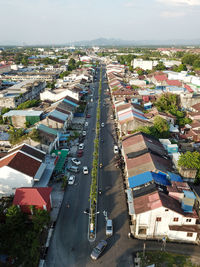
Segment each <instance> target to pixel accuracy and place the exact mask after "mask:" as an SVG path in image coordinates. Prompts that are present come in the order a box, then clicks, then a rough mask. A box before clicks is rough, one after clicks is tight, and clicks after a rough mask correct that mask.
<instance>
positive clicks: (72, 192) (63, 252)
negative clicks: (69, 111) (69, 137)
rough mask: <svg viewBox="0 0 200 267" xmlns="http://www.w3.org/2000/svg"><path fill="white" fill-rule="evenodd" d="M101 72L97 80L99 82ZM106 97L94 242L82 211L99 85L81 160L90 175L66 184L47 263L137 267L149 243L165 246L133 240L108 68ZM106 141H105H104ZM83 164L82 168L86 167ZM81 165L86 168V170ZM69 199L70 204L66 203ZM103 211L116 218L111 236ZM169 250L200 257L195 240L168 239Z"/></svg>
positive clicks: (158, 245)
mask: <svg viewBox="0 0 200 267" xmlns="http://www.w3.org/2000/svg"><path fill="white" fill-rule="evenodd" d="M99 73H100V71H98V79H97V81H99ZM102 77H103V78H102V95H101V100H102V101H101V119H100V123H102V122H104V123H105V126H104V127H101V129H100V151H99V155H100V158H99V162H101V163H102V164H103V167H102V168H101V169H99V181H98V184H99V188H100V189H101V191H102V193H101V195H98V208H97V210H98V211H99V212H100V213H99V214H98V215H97V217H98V220H97V236H96V241H95V242H94V243H89V241H88V215H86V214H84V213H83V211H84V210H85V209H86V208H89V201H88V199H89V191H90V183H91V176H90V173H91V167H92V154H93V148H94V143H93V141H94V138H95V134H94V131H93V130H92V129H93V128H95V124H96V108H97V101H96V100H95V99H96V97H97V93H98V83H97V84H96V88H95V91H94V97H93V99H94V102H93V103H90V104H89V105H90V108H89V111H88V112H89V113H90V114H91V118H90V119H89V120H88V121H89V126H88V129H87V137H86V139H85V142H84V144H85V148H84V154H83V157H82V158H80V160H81V162H82V164H81V167H82V166H83V165H87V166H88V167H89V175H83V174H82V171H81V172H80V173H79V174H78V175H76V184H75V185H73V186H70V187H67V189H66V192H65V195H64V200H63V204H62V206H61V209H60V214H59V217H58V220H57V223H56V228H55V231H54V234H53V237H52V240H51V244H50V247H49V250H48V255H47V258H46V266H48V267H53V266H54V267H65V266H70V267H71V266H76V267H79V266H80V267H83V266H94V265H95V266H110V267H111V266H113V267H114V266H118V267H126V266H127V267H128V266H133V257H132V256H133V253H134V252H136V251H138V250H142V249H143V246H144V242H145V244H146V249H147V250H148V249H152V250H153V249H155V250H156V249H160V248H161V247H162V244H161V243H160V242H158V241H143V240H137V239H132V238H130V239H129V238H128V233H129V231H130V228H129V215H128V213H127V203H126V196H125V192H124V190H125V188H124V183H123V179H122V176H121V172H120V169H117V168H116V167H115V160H114V152H113V146H114V144H116V142H117V140H116V135H115V132H114V120H111V119H110V115H111V114H112V113H111V111H112V107H111V102H110V97H109V95H107V94H106V90H107V86H108V85H107V84H106V83H105V82H104V81H105V78H104V77H105V68H103V71H102ZM101 140H103V142H102V141H101ZM81 167H80V168H81ZM81 169H82V168H81ZM68 203H69V205H70V207H69V208H68V207H67V204H68ZM103 211H106V212H107V215H108V218H109V219H112V220H113V236H111V237H109V238H107V237H106V235H105V225H106V221H105V216H104V214H103ZM101 239H106V240H107V242H108V246H107V247H106V249H105V251H104V252H103V254H102V256H101V257H100V258H99V259H98V260H97V261H96V262H94V261H93V260H92V259H91V258H90V253H91V251H92V248H93V247H94V246H95V245H96V244H97V243H98V242H99V241H100V240H101ZM166 250H167V251H171V252H177V253H178V252H179V253H181V252H182V253H184V254H187V255H192V254H193V255H196V256H198V255H199V252H200V249H199V247H198V246H194V245H191V244H177V243H167V244H166Z"/></svg>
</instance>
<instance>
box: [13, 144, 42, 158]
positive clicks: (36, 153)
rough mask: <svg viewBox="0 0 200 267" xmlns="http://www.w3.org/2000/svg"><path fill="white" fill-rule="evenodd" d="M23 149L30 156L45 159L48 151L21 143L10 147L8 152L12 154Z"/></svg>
mask: <svg viewBox="0 0 200 267" xmlns="http://www.w3.org/2000/svg"><path fill="white" fill-rule="evenodd" d="M20 150H21V151H23V152H25V153H27V154H29V155H30V156H33V157H35V158H37V159H39V160H43V159H44V158H45V155H46V153H45V152H44V151H42V150H39V149H37V148H35V147H32V146H29V145H28V144H21V145H20V146H17V147H15V148H13V149H10V150H9V151H8V154H12V153H14V152H18V151H20Z"/></svg>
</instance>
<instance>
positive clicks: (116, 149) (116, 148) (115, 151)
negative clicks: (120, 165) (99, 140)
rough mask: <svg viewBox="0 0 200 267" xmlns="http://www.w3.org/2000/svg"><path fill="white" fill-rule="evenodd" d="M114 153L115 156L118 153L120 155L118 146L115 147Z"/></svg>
mask: <svg viewBox="0 0 200 267" xmlns="http://www.w3.org/2000/svg"><path fill="white" fill-rule="evenodd" d="M114 153H115V154H118V153H119V149H118V146H114Z"/></svg>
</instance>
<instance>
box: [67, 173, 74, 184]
mask: <svg viewBox="0 0 200 267" xmlns="http://www.w3.org/2000/svg"><path fill="white" fill-rule="evenodd" d="M74 182H75V175H70V176H69V179H68V184H69V185H73V184H74Z"/></svg>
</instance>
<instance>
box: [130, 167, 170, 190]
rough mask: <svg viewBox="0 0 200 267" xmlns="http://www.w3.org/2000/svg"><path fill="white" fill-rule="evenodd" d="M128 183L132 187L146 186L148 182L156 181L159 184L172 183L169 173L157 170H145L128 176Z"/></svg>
mask: <svg viewBox="0 0 200 267" xmlns="http://www.w3.org/2000/svg"><path fill="white" fill-rule="evenodd" d="M128 183H129V187H130V188H134V189H135V188H138V187H141V186H144V185H145V186H146V185H147V184H151V183H156V184H158V185H164V186H167V185H171V183H170V182H169V180H168V179H167V175H166V174H164V173H155V172H151V171H148V172H143V173H140V174H138V175H135V176H132V177H129V178H128Z"/></svg>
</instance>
